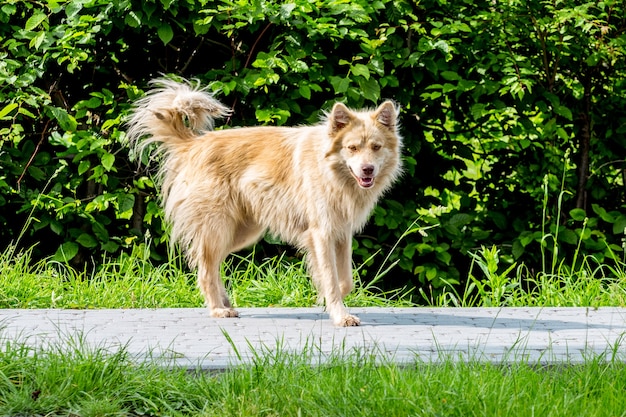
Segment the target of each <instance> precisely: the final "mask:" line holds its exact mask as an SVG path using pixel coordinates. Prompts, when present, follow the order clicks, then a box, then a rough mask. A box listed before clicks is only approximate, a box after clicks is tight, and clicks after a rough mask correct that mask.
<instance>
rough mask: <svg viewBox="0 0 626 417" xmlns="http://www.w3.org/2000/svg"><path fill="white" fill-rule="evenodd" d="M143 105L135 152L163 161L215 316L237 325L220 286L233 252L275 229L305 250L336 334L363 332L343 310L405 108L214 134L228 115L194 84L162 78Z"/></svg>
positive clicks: (177, 235) (175, 229) (340, 112)
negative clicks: (355, 241)
mask: <svg viewBox="0 0 626 417" xmlns="http://www.w3.org/2000/svg"><path fill="white" fill-rule="evenodd" d="M153 84H154V85H155V87H156V88H155V89H153V90H152V91H150V92H149V93H148V94H147V95H146V96H145V97H144V98H142V99H140V100H138V101H137V102H136V103H135V107H134V111H133V113H132V115H131V118H130V120H129V130H128V136H129V138H130V140H131V144H132V145H133V146H134V147H135V148H136V149H138V150H139V151H141V150H142V149H143V148H144V147H145V146H147V145H148V144H150V143H153V142H158V143H160V144H161V145H162V146H161V147H160V149H161V150H162V151H163V152H164V158H163V164H162V167H161V169H162V171H161V172H162V176H163V184H162V199H163V206H164V209H165V215H166V219H167V220H168V221H169V222H170V223H171V225H172V239H173V241H175V242H178V243H179V244H180V245H181V247H182V248H183V249H184V250H185V252H186V256H187V259H188V261H189V263H190V266H191V267H193V268H197V269H198V285H199V287H200V289H201V290H202V292H203V294H204V297H205V299H206V302H207V304H208V306H209V308H210V311H211V315H212V316H213V317H237V312H236V311H235V310H234V309H233V308H232V307H231V304H230V301H229V299H228V296H227V294H226V290H225V288H224V284H223V282H222V279H221V277H220V264H221V262H222V261H224V259H225V258H226V257H227V256H228V254H229V253H231V252H234V251H237V250H240V249H242V248H245V247H247V246H249V245H252V244H253V243H255V242H256V241H257V240H259V239H260V238H261V237H262V236H263V234H264V233H266V232H269V233H271V234H272V235H273V236H277V237H279V238H281V239H282V240H284V241H286V242H289V243H291V244H293V245H295V246H297V247H298V248H300V249H303V250H304V251H306V254H307V261H308V266H309V271H310V273H311V275H312V278H313V281H314V283H315V285H316V287H317V289H318V291H319V293H320V297H322V296H323V297H324V299H325V302H326V309H327V311H328V313H329V314H330V317H331V319H332V320H333V322H334V323H335V325H337V326H358V325H359V324H360V321H359V319H358V318H357V317H355V316H353V315H350V314H349V313H348V311H347V310H346V307H345V305H344V303H343V299H344V298H345V296H346V295H347V294H348V293H349V292H350V291H351V290H352V288H353V286H354V284H353V277H352V237H353V235H354V233H355V232H356V231H358V230H360V229H361V228H362V227H363V226H364V225H365V223H366V221H367V219H368V217H369V214H370V212H371V210H372V209H373V208H374V205H375V204H376V201H377V200H378V199H379V198H380V196H381V195H382V194H383V193H384V192H385V191H386V190H387V189H389V187H390V186H391V185H392V183H393V182H394V181H395V180H396V179H397V178H398V176H399V174H400V172H401V166H400V150H401V137H400V135H399V133H398V121H397V117H398V109H397V108H396V106H395V105H394V104H393V103H392V102H390V101H386V102H384V103H383V104H381V105H380V107H378V108H377V109H376V110H373V111H369V110H368V111H354V110H350V109H348V108H347V107H346V106H345V105H343V104H341V103H337V104H335V105H334V107H333V108H332V110H331V112H330V113H329V114H328V115H327V116H326V118H325V119H324V120H323V121H322V122H321V123H320V124H318V125H315V126H304V127H247V128H234V129H225V130H218V131H213V130H212V129H213V120H214V119H215V118H218V117H223V116H225V115H227V114H228V109H227V108H226V107H225V106H224V105H223V104H221V103H220V102H219V101H217V100H216V99H214V98H213V97H212V95H210V94H209V93H207V92H206V91H205V90H203V89H200V88H199V87H196V86H194V85H192V84H190V83H188V82H183V83H178V82H174V81H171V80H167V79H159V80H154V81H153Z"/></svg>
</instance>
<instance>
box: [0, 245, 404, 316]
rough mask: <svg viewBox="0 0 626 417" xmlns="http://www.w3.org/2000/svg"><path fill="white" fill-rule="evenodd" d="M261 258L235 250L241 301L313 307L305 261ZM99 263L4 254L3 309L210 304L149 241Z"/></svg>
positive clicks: (368, 291)
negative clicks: (90, 265) (159, 258)
mask: <svg viewBox="0 0 626 417" xmlns="http://www.w3.org/2000/svg"><path fill="white" fill-rule="evenodd" d="M252 259H253V256H252V255H250V256H247V257H240V256H236V255H235V256H232V257H231V258H229V260H228V262H226V263H225V264H224V265H223V268H222V269H223V270H222V275H223V276H224V277H228V279H227V280H226V283H227V286H228V289H229V293H230V294H231V299H232V300H233V302H234V304H235V306H236V307H267V306H280V307H306V306H313V305H316V304H317V302H318V301H317V292H316V290H315V288H314V287H313V285H312V283H311V280H310V278H309V276H308V274H307V272H306V268H305V266H304V264H303V262H301V261H287V260H285V259H284V258H282V257H278V258H273V259H267V260H265V261H263V262H262V263H261V264H257V263H255V262H253V260H252ZM100 264H101V266H99V267H98V268H97V269H85V270H76V269H74V268H71V267H69V266H67V265H65V264H61V263H58V262H54V261H52V260H50V259H46V260H41V261H36V262H34V261H33V260H32V259H31V257H30V252H29V251H26V252H20V253H14V252H13V250H12V248H9V249H8V250H6V251H5V252H4V253H1V254H0V288H2V292H0V308H165V307H202V306H203V299H202V296H201V294H200V291H199V290H198V288H197V287H196V275H195V273H192V272H189V271H188V270H187V269H186V268H185V266H184V260H183V259H182V258H174V259H173V260H172V261H170V262H169V263H165V264H161V265H158V266H155V265H154V264H153V262H152V261H150V259H149V253H148V252H147V250H146V249H145V247H143V246H139V247H137V248H135V250H134V252H133V253H132V254H131V255H130V256H129V255H123V256H121V257H120V258H118V259H105V260H104V261H103V262H101V263H100ZM356 281H357V282H356V288H355V291H353V292H352V293H351V294H350V295H349V296H348V298H347V300H346V301H347V303H348V304H349V305H351V306H354V307H357V306H359V307H365V306H401V305H403V306H408V305H414V304H413V303H412V302H411V300H410V297H409V294H408V292H407V291H404V290H398V291H392V292H386V293H384V292H381V291H380V290H378V289H377V288H376V286H375V282H370V283H368V284H367V285H365V284H363V283H362V282H361V280H360V278H359V277H358V274H357V276H356Z"/></svg>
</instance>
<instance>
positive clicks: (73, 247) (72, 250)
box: [52, 242, 78, 263]
mask: <svg viewBox="0 0 626 417" xmlns="http://www.w3.org/2000/svg"><path fill="white" fill-rule="evenodd" d="M77 254H78V244H77V243H76V242H65V243H64V244H62V245H61V246H59V249H57V251H56V252H55V254H54V256H53V257H52V259H54V260H55V261H57V262H63V263H66V262H69V261H70V260H72V259H73V258H74V257H75V256H76V255H77Z"/></svg>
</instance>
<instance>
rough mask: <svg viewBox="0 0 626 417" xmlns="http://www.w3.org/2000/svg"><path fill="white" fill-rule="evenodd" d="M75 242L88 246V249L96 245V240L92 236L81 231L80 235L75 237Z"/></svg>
mask: <svg viewBox="0 0 626 417" xmlns="http://www.w3.org/2000/svg"><path fill="white" fill-rule="evenodd" d="M76 242H78V243H79V244H80V245H81V246H83V247H85V248H88V249H92V248H95V247H96V246H98V241H97V240H96V239H95V238H94V237H93V236H91V235H88V234H87V233H83V234H81V235H80V236H78V239H76Z"/></svg>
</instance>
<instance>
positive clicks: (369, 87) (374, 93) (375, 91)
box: [359, 78, 380, 103]
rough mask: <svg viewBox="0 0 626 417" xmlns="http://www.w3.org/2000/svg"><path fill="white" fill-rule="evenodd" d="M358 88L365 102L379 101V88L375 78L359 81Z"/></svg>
mask: <svg viewBox="0 0 626 417" xmlns="http://www.w3.org/2000/svg"><path fill="white" fill-rule="evenodd" d="M359 87H361V93H362V94H363V97H364V98H365V99H366V100H371V101H373V102H374V103H376V102H378V100H380V86H379V85H378V81H376V79H375V78H370V79H364V78H361V79H360V80H359Z"/></svg>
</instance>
